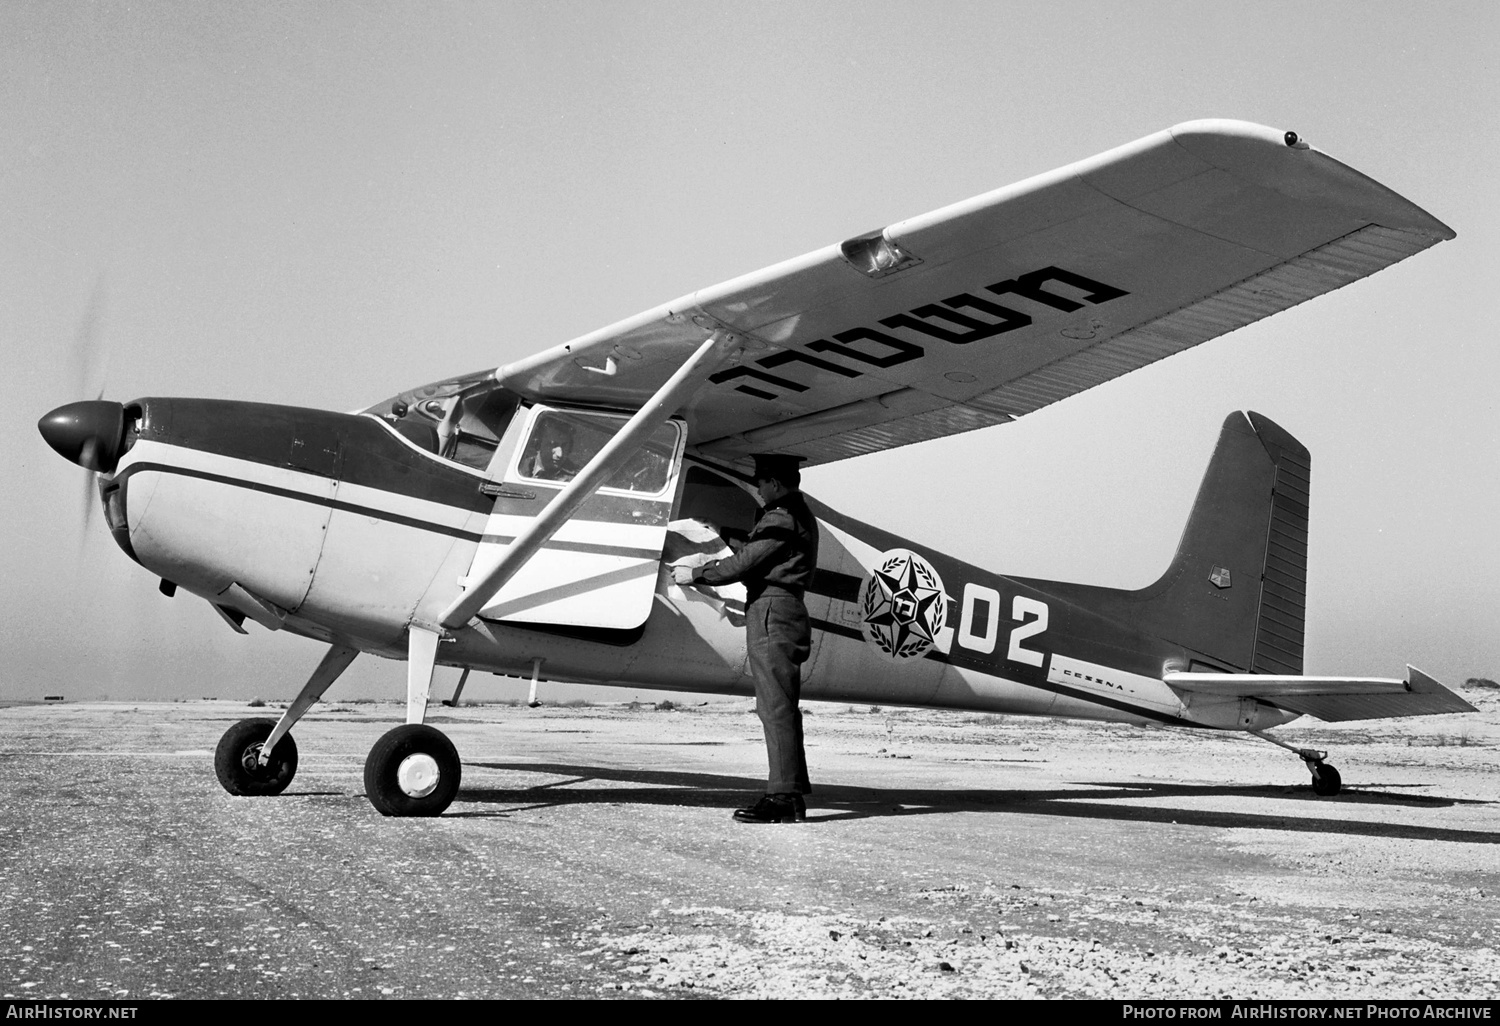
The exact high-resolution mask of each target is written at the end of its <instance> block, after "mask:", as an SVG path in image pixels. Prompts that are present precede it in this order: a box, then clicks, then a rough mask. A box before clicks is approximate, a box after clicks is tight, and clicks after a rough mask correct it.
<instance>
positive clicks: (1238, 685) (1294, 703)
mask: <svg viewBox="0 0 1500 1026" xmlns="http://www.w3.org/2000/svg"><path fill="white" fill-rule="evenodd" d="M1406 674H1407V679H1406V680H1389V679H1386V678H1381V677H1283V676H1274V675H1270V674H1259V673H1169V674H1167V675H1166V677H1165V678H1163V679H1164V680H1165V681H1166V682H1167V684H1168V685H1169V686H1170V687H1172V688H1174V689H1175V690H1178V691H1193V692H1197V693H1199V694H1206V695H1215V696H1218V697H1221V698H1259V699H1263V700H1265V701H1267V702H1270V703H1271V704H1272V705H1279V706H1281V707H1282V708H1283V709H1290V710H1292V711H1293V712H1299V713H1303V714H1305V715H1308V716H1316V717H1317V718H1318V719H1320V720H1328V721H1330V722H1336V721H1339V720H1378V719H1384V718H1386V717H1396V716H1432V715H1436V714H1438V713H1458V712H1477V711H1478V710H1477V709H1475V708H1474V707H1473V706H1472V705H1470V704H1469V703H1468V702H1465V701H1464V700H1463V699H1462V698H1460V697H1458V696H1457V695H1455V694H1454V693H1453V692H1452V691H1449V690H1448V689H1447V688H1445V687H1443V685H1442V684H1440V683H1438V682H1437V681H1436V680H1434V679H1433V678H1431V677H1429V676H1427V674H1425V673H1423V672H1422V671H1421V670H1419V669H1417V668H1416V667H1414V666H1408V667H1407V668H1406Z"/></svg>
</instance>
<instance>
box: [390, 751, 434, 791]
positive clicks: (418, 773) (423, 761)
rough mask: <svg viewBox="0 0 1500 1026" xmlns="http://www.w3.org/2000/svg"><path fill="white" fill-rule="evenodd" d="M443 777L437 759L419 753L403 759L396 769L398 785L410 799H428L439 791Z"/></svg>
mask: <svg viewBox="0 0 1500 1026" xmlns="http://www.w3.org/2000/svg"><path fill="white" fill-rule="evenodd" d="M441 775H442V774H441V772H440V771H439V770H438V764H437V760H436V759H434V758H433V757H432V756H430V755H427V754H426V753H424V752H417V753H416V754H415V755H408V756H407V757H406V758H404V759H402V760H401V765H399V766H397V767H396V784H397V785H398V786H399V787H400V788H401V790H402V791H403V792H405V794H406V795H407V796H408V797H410V798H426V797H427V796H428V795H430V794H431V793H432V792H433V791H436V790H437V786H438V778H439V777H440V776H441Z"/></svg>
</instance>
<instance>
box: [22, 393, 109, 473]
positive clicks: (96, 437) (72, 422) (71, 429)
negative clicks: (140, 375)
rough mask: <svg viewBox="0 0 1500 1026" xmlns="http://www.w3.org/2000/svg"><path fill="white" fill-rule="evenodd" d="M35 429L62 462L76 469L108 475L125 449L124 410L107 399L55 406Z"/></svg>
mask: <svg viewBox="0 0 1500 1026" xmlns="http://www.w3.org/2000/svg"><path fill="white" fill-rule="evenodd" d="M36 428H37V430H38V431H40V432H41V433H42V437H43V438H45V439H46V440H47V444H48V445H50V446H52V448H54V449H56V450H57V453H58V455H60V456H62V457H63V458H64V459H68V460H72V461H73V462H74V463H76V464H78V465H79V466H80V467H87V468H88V469H89V470H96V471H101V472H103V473H106V474H107V473H109V472H110V471H111V470H114V469H115V464H116V463H118V462H119V460H120V454H121V453H122V452H123V451H124V447H125V407H124V406H122V405H121V404H120V403H115V402H110V401H108V400H107V399H89V400H85V401H83V402H77V403H68V404H67V405H66V406H59V407H58V408H57V409H55V410H53V411H52V412H51V413H49V414H47V415H46V416H45V417H43V418H42V419H41V420H39V421H37V425H36Z"/></svg>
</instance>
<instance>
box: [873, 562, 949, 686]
mask: <svg viewBox="0 0 1500 1026" xmlns="http://www.w3.org/2000/svg"><path fill="white" fill-rule="evenodd" d="M860 607H861V609H862V610H863V611H864V631H865V637H866V638H868V639H869V640H871V641H873V642H874V643H875V644H877V645H879V646H880V648H881V650H882V651H883V652H885V653H886V654H887V655H889V656H890V657H891V658H893V659H911V658H913V657H914V656H919V655H922V654H923V653H925V652H926V651H927V650H928V649H930V648H931V647H932V645H933V642H934V641H935V640H936V639H937V635H938V632H939V631H941V630H942V629H943V622H944V621H945V620H946V619H947V617H948V598H947V595H946V594H945V593H944V591H943V581H942V578H940V577H939V576H938V574H937V571H936V570H934V569H933V568H932V564H931V563H929V562H927V561H926V560H925V559H923V558H922V557H921V556H919V555H917V554H916V553H915V552H912V551H910V550H908V549H891V550H890V551H888V552H882V553H881V554H880V557H879V559H878V560H877V561H876V564H875V569H874V570H873V571H871V573H870V576H869V577H867V578H865V583H864V586H863V587H862V588H861V589H860Z"/></svg>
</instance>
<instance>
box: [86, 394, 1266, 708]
mask: <svg viewBox="0 0 1500 1026" xmlns="http://www.w3.org/2000/svg"><path fill="white" fill-rule="evenodd" d="M502 405H504V404H502ZM504 408H505V411H506V412H505V418H504V419H505V420H507V421H515V422H518V419H519V417H520V413H524V412H525V411H526V410H527V408H528V407H527V404H525V403H522V402H520V401H519V400H516V401H513V402H510V403H509V404H508V405H504ZM126 410H127V416H128V417H129V418H130V423H131V428H130V433H129V443H128V448H127V449H126V450H125V451H124V452H123V454H122V455H121V456H120V457H119V459H118V463H117V465H116V466H115V467H114V468H113V472H112V473H108V474H101V478H100V485H101V492H102V494H103V495H104V498H105V506H106V512H107V519H108V521H109V525H110V529H111V532H112V533H113V535H114V537H115V538H116V540H117V541H118V542H119V543H120V545H121V547H122V548H124V549H125V551H126V552H127V553H128V554H130V556H131V557H132V558H133V559H135V560H136V561H137V562H138V563H140V564H141V566H143V567H144V568H145V569H146V570H148V571H150V572H151V573H152V574H154V575H157V576H159V577H161V578H163V579H164V580H166V581H169V582H171V583H172V584H174V585H176V586H177V587H178V588H181V589H185V590H186V591H189V592H191V593H193V594H196V595H199V596H202V597H203V598H205V599H207V600H208V601H209V602H210V603H213V604H214V605H215V606H216V607H218V608H219V609H220V611H221V612H222V613H224V614H225V615H226V617H228V618H231V620H232V621H233V622H236V623H238V622H239V621H241V620H243V619H245V618H249V619H251V620H255V621H257V622H260V623H262V624H263V625H265V626H268V627H272V628H273V629H274V628H282V629H286V630H288V631H291V632H293V633H296V634H300V635H305V636H307V637H311V638H316V639H319V640H322V641H326V642H329V643H334V644H344V645H352V646H354V647H357V648H359V649H360V650H362V651H367V652H372V653H375V654H378V655H383V656H387V657H391V658H405V657H406V640H405V638H406V632H407V630H408V628H409V627H410V626H411V625H412V624H414V623H416V624H430V623H435V622H436V621H437V620H438V617H439V616H440V614H441V612H442V610H443V609H444V608H445V607H446V606H447V605H448V604H449V603H450V602H452V601H453V599H454V597H455V595H456V594H457V593H458V590H459V589H460V588H461V587H462V585H463V581H464V580H465V578H466V575H468V574H469V573H470V572H471V568H472V567H473V566H474V565H475V564H476V557H478V556H480V555H481V548H482V546H485V545H486V544H488V545H492V546H493V545H494V544H496V543H497V542H498V543H502V544H503V542H504V540H505V539H504V537H503V536H502V537H498V538H497V536H496V534H495V530H496V529H495V524H496V523H499V522H501V521H502V520H505V519H506V518H509V519H510V520H524V519H525V518H526V517H535V516H536V515H537V514H538V513H540V511H541V510H542V509H543V508H544V507H545V505H546V503H547V502H548V500H549V499H550V498H551V497H552V496H553V495H554V494H555V491H554V490H549V488H548V487H547V486H546V484H545V482H538V481H530V482H525V483H524V487H518V486H516V485H514V484H511V483H508V481H507V479H506V477H505V474H504V473H502V469H503V468H504V467H505V466H510V467H511V468H512V470H514V467H515V466H516V465H517V462H518V458H519V457H518V456H516V455H515V454H510V453H509V451H508V450H507V446H510V447H511V449H516V447H518V446H520V445H521V444H522V436H521V435H519V434H518V433H517V431H519V429H517V430H516V431H512V430H510V429H509V428H508V427H507V424H506V423H498V422H497V423H495V424H492V425H491V426H492V430H490V431H488V432H487V433H486V436H485V438H484V439H480V441H483V442H484V445H483V447H481V448H479V449H475V450H474V452H478V453H479V455H478V456H474V455H473V454H472V452H471V454H470V456H469V457H467V458H457V453H458V452H459V449H458V447H457V446H455V445H453V444H451V443H445V447H439V446H438V445H437V443H430V442H428V441H426V440H425V438H424V437H423V436H422V434H421V433H420V432H417V431H413V430H411V429H410V428H411V425H410V423H409V422H408V423H402V421H401V420H400V419H399V418H395V417H384V418H383V417H382V416H380V415H378V414H375V413H373V412H367V413H363V414H340V413H330V412H325V411H318V410H309V409H300V408H293V407H284V406H270V405H262V404H253V403H240V402H226V401H218V400H203V399H166V398H148V399H143V400H138V401H137V402H135V403H132V404H129V405H128V406H127V407H126ZM435 449H438V450H440V451H445V452H446V453H447V455H446V456H445V455H439V451H434V450H435ZM675 458H676V459H677V461H678V462H677V463H676V464H674V469H673V472H672V473H673V476H672V479H671V480H672V482H674V483H672V484H670V485H664V486H663V491H662V492H661V494H660V495H659V496H655V497H653V496H652V495H651V494H647V493H644V492H642V493H640V495H641V496H643V497H641V498H639V499H638V501H637V500H636V498H635V495H634V494H633V493H630V492H629V491H628V489H624V488H621V489H615V490H614V491H608V490H605V491H601V493H600V494H598V495H596V496H595V497H594V498H592V499H591V500H590V501H589V503H588V504H586V505H585V506H584V507H583V508H582V509H581V510H580V511H579V513H578V514H577V516H576V517H575V518H574V521H576V528H577V531H576V532H575V534H573V535H563V534H559V536H558V538H557V539H554V540H553V541H552V542H549V546H550V547H551V548H552V549H554V550H556V551H557V552H558V553H561V554H562V555H564V556H567V557H568V558H571V559H574V560H575V561H577V560H587V559H589V558H595V557H597V558H599V559H604V558H606V557H610V558H615V559H617V560H619V559H626V560H627V561H628V560H630V559H634V560H635V563H628V565H627V564H622V566H624V569H611V570H608V571H607V572H605V571H601V572H600V578H599V579H603V578H604V577H609V575H611V574H612V575H614V576H613V577H610V580H618V581H624V582H626V583H627V584H628V582H629V580H631V579H632V578H631V574H632V573H634V574H635V575H636V577H640V575H641V574H642V573H644V574H645V575H646V576H645V579H644V580H643V581H642V583H641V587H642V588H645V589H648V590H649V595H648V602H647V603H646V604H645V605H643V606H642V607H641V610H642V611H641V614H640V616H639V617H638V619H639V622H634V623H632V622H629V621H630V620H634V619H637V617H634V616H631V617H627V618H626V621H625V622H626V623H627V625H626V626H620V621H619V617H618V616H617V617H616V619H615V620H609V619H608V618H605V619H603V620H600V621H598V622H603V623H609V624H611V626H602V627H601V626H594V625H591V624H590V623H587V622H585V623H579V622H568V621H569V619H570V616H569V615H561V616H557V617H553V618H552V620H551V622H528V621H527V620H526V619H525V614H524V613H523V614H520V615H519V616H515V615H512V616H508V617H488V616H486V615H484V614H481V615H480V616H479V617H478V618H477V619H476V620H475V621H473V622H472V623H471V624H470V626H469V627H468V628H466V629H462V630H458V631H454V632H452V633H451V635H449V636H447V637H445V639H444V643H443V644H441V645H440V647H439V654H438V662H439V663H441V664H447V665H454V666H468V667H472V668H474V669H476V670H480V671H489V672H493V673H501V674H511V675H530V674H531V673H532V672H533V668H534V666H536V665H537V664H536V660H541V664H540V666H541V674H542V675H543V676H544V677H546V678H551V679H563V680H571V681H579V682H587V683H596V684H612V685H631V686H648V687H652V688H659V689H666V690H679V691H687V692H702V693H720V694H722V693H734V694H750V693H751V692H752V680H751V677H750V674H749V670H748V667H747V664H746V658H745V642H744V626H743V624H744V618H743V614H744V592H743V588H742V587H741V586H739V585H729V586H725V587H722V588H718V589H710V588H706V587H703V588H687V589H683V588H679V587H678V586H676V585H674V584H673V583H671V576H670V574H669V573H668V572H666V571H665V570H664V569H662V567H663V566H664V564H666V563H670V562H675V561H680V560H682V559H691V558H708V557H709V556H711V555H712V554H714V553H716V552H719V551H722V550H723V549H724V548H725V546H726V538H727V537H728V536H730V535H732V534H733V532H734V531H736V530H744V529H745V528H746V527H748V526H749V523H750V521H751V520H753V517H754V513H755V508H756V507H755V501H754V498H753V495H752V490H751V489H750V487H749V485H748V483H746V482H745V481H743V479H741V478H740V477H738V476H737V475H736V473H735V471H734V470H733V468H730V467H727V466H720V465H715V464H710V463H707V462H703V461H698V460H695V459H694V458H692V457H691V456H688V457H685V458H684V457H683V456H682V455H681V449H680V447H679V449H678V450H677V455H676V457H675ZM507 461H508V462H507ZM606 492H608V494H606ZM813 506H814V511H815V513H816V514H817V516H818V519H819V526H820V556H819V566H818V572H817V574H816V577H815V580H814V582H813V585H812V587H811V588H810V590H809V592H808V594H807V596H806V601H807V605H808V609H809V612H810V614H811V616H812V620H813V625H814V641H813V649H812V656H811V658H810V660H809V662H808V664H807V665H806V666H805V667H804V671H803V678H804V689H803V695H804V697H806V698H809V699H823V700H836V701H850V702H869V703H879V704H894V705H911V706H934V707H949V708H961V709H973V710H982V711H989V712H998V713H1016V714H1029V715H1050V716H1065V717H1076V718H1089V719H1103V720H1123V721H1131V722H1156V723H1169V724H1181V725H1185V726H1187V725H1191V726H1200V727H1217V728H1225V729H1260V728H1263V727H1267V726H1273V725H1275V724H1277V723H1281V722H1285V721H1286V720H1289V719H1291V718H1293V716H1294V715H1295V714H1291V713H1287V712H1285V711H1283V710H1281V709H1279V708H1277V707H1275V706H1271V705H1268V704H1265V703H1260V702H1256V701H1254V700H1242V699H1218V700H1214V699H1207V698H1205V697H1204V696H1201V695H1198V696H1195V695H1191V694H1186V693H1179V692H1178V691H1176V690H1174V689H1173V688H1171V687H1169V686H1168V685H1167V684H1166V683H1164V682H1163V680H1162V676H1163V675H1164V674H1165V673H1167V672H1169V671H1172V670H1186V669H1189V668H1191V667H1194V666H1198V665H1200V664H1201V661H1202V658H1203V656H1202V653H1198V652H1195V651H1193V650H1191V649H1189V648H1187V647H1184V646H1183V645H1182V644H1180V643H1174V642H1173V641H1169V640H1167V639H1164V638H1162V637H1159V636H1157V635H1155V634H1153V633H1151V632H1149V631H1145V630H1142V629H1141V628H1140V627H1139V625H1132V624H1131V623H1130V622H1129V618H1128V617H1124V616H1121V615H1119V614H1118V613H1117V612H1116V610H1118V609H1120V608H1127V607H1128V604H1126V605H1125V606H1122V604H1121V601H1119V600H1120V596H1122V595H1128V594H1129V593H1107V592H1105V591H1104V590H1103V589H1098V590H1097V591H1098V593H1099V594H1101V595H1105V594H1111V595H1113V596H1114V599H1115V601H1114V603H1113V605H1112V606H1111V605H1108V604H1106V605H1105V607H1104V608H1106V609H1110V610H1111V615H1104V614H1102V613H1100V612H1099V611H1097V609H1096V608H1090V602H1089V601H1088V596H1089V593H1090V590H1089V589H1081V588H1080V586H1076V585H1057V584H1053V583H1052V582H1046V581H1037V580H1030V579H1022V578H1011V577H1005V576H1003V575H1000V574H996V573H992V572H990V571H987V570H984V569H982V568H979V567H976V566H974V565H972V564H969V563H966V562H964V561H962V560H959V559H956V558H954V557H952V556H949V555H946V554H944V553H940V552H937V551H935V550H932V549H930V548H928V547H926V546H923V545H921V544H920V543H918V542H912V541H908V540H906V539H902V538H899V537H897V536H895V535H892V534H889V533H887V532H884V531H881V530H879V529H877V528H873V527H870V526H868V525H865V524H862V523H860V522H858V521H856V520H853V519H851V518H848V517H845V516H843V515H841V514H839V513H837V512H835V511H833V510H830V509H828V508H827V507H825V506H823V505H821V504H818V503H814V504H813ZM502 514H503V516H502ZM570 526H574V525H570ZM663 529H664V530H665V542H664V544H663V543H661V542H659V541H658V542H655V543H653V542H652V541H650V539H651V538H660V537H661V532H662V530H663ZM590 530H594V531H595V532H596V533H595V534H594V535H590V534H589V533H588V532H589V531H590ZM653 531H654V532H656V533H655V534H653V533H652V532H653ZM598 532H603V533H598ZM591 538H592V539H594V540H593V541H591V540H590V539H591ZM599 539H603V540H602V541H601V540H599ZM653 544H655V545H656V546H657V547H658V550H659V551H656V552H655V553H654V554H653V552H652V545H653ZM643 552H644V553H645V554H646V555H647V556H648V557H649V563H650V565H649V566H648V567H647V569H645V570H643V571H632V570H630V569H629V567H630V566H644V565H646V564H645V563H643V562H642V553H643ZM621 553H623V554H624V555H621ZM559 558H561V557H559ZM611 566H613V564H611ZM585 579H586V578H585ZM643 594H644V592H643ZM583 597H584V598H586V597H587V593H586V591H585V593H584V594H583ZM574 599H575V600H576V599H578V596H577V595H575V596H574ZM575 605H576V602H575ZM558 608H561V607H560V606H559V607H558ZM572 619H573V620H575V621H576V620H577V619H578V618H577V617H576V616H575V617H572Z"/></svg>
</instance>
